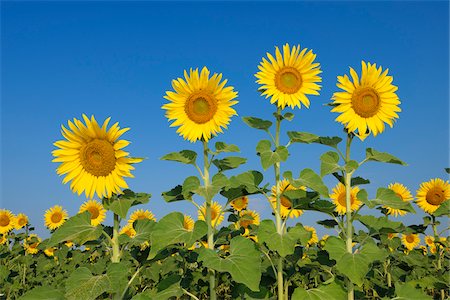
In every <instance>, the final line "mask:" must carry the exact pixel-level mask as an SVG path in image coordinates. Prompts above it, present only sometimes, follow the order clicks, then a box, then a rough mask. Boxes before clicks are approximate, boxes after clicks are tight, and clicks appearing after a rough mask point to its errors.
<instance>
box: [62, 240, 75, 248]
mask: <svg viewBox="0 0 450 300" xmlns="http://www.w3.org/2000/svg"><path fill="white" fill-rule="evenodd" d="M64 245H66V247H67V248H72V247H73V242H72V241H66V242H65V243H64Z"/></svg>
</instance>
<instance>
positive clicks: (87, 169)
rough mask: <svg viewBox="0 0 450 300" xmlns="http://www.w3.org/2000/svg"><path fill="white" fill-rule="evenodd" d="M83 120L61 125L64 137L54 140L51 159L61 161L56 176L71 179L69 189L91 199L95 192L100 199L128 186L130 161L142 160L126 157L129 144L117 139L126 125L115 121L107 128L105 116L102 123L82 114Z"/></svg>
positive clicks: (125, 129)
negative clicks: (54, 147)
mask: <svg viewBox="0 0 450 300" xmlns="http://www.w3.org/2000/svg"><path fill="white" fill-rule="evenodd" d="M83 119H84V122H85V123H83V122H82V121H80V120H78V119H75V118H74V119H73V122H71V121H68V125H69V129H66V128H65V127H64V126H61V127H62V130H61V133H62V135H63V137H64V138H65V140H61V141H57V142H55V143H54V145H55V146H56V147H58V148H59V149H56V150H53V151H52V154H53V156H54V157H55V158H54V159H53V162H58V163H61V165H59V167H58V169H57V173H58V175H64V174H66V177H64V179H63V183H64V184H65V183H67V182H69V181H72V182H71V184H70V188H71V190H72V191H73V192H74V193H75V192H76V193H77V194H78V195H80V194H81V193H83V191H84V193H85V195H86V197H88V198H89V199H92V198H93V197H94V194H97V196H98V197H99V198H103V197H108V198H110V197H111V196H112V193H116V194H120V193H121V192H122V189H123V188H127V187H128V185H127V183H126V182H125V180H124V179H123V178H124V177H133V175H132V174H131V170H133V169H134V167H133V166H132V164H133V163H138V162H141V161H142V159H140V158H131V157H128V155H129V153H128V152H125V151H124V150H123V148H125V147H126V146H127V145H129V144H130V142H128V141H125V140H119V138H120V136H122V134H124V133H125V132H127V131H128V130H129V128H123V129H120V127H119V126H118V124H119V123H115V124H114V125H112V126H111V127H110V128H109V129H107V127H108V123H109V121H110V119H111V118H107V119H106V120H105V122H104V123H103V125H102V126H101V127H100V125H99V124H98V123H97V121H96V120H95V118H94V116H92V117H91V119H89V118H88V117H87V116H86V115H84V114H83Z"/></svg>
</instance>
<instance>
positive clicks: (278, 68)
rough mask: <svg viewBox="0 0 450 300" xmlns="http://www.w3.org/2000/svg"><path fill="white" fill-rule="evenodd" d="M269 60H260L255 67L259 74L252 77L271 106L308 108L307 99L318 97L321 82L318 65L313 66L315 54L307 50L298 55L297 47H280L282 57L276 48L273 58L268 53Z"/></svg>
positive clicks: (315, 63)
mask: <svg viewBox="0 0 450 300" xmlns="http://www.w3.org/2000/svg"><path fill="white" fill-rule="evenodd" d="M267 57H268V58H269V60H270V61H269V60H267V59H266V58H264V57H263V59H262V62H261V63H260V65H259V66H258V69H259V70H260V71H259V72H258V73H256V74H255V76H256V78H258V80H257V81H256V82H257V83H258V84H260V85H261V88H260V90H262V91H263V93H262V95H263V96H264V95H265V96H266V98H268V97H271V99H270V103H272V104H273V103H275V102H277V106H278V107H280V108H281V109H284V108H285V107H286V106H289V107H291V108H295V107H296V106H297V107H299V108H300V107H301V104H303V105H304V106H305V107H309V99H308V98H307V97H306V95H319V90H320V85H318V84H317V83H318V82H321V81H322V78H321V77H320V76H318V75H319V74H320V73H321V72H322V71H321V70H320V64H319V63H317V62H314V60H315V59H316V54H314V53H313V52H312V50H309V51H308V49H307V48H304V49H303V50H301V51H300V45H297V46H294V47H292V49H291V48H290V47H289V44H285V45H284V46H283V55H281V51H280V49H278V47H275V57H273V56H272V55H271V54H270V53H267Z"/></svg>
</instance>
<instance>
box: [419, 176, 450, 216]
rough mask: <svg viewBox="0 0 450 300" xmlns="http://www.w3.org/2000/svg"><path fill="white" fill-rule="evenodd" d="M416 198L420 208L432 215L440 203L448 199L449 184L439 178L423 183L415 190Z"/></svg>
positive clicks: (449, 196)
mask: <svg viewBox="0 0 450 300" xmlns="http://www.w3.org/2000/svg"><path fill="white" fill-rule="evenodd" d="M416 198H417V201H416V203H417V205H418V206H419V207H420V208H422V209H423V210H424V211H425V212H427V213H429V214H433V213H434V212H435V211H436V209H438V208H439V206H441V204H442V203H444V202H445V201H447V200H448V199H450V184H449V183H448V181H444V180H442V179H440V178H435V179H431V180H430V181H428V182H423V183H422V184H421V185H420V188H419V189H418V190H417V195H416Z"/></svg>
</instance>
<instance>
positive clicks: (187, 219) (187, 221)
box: [183, 215, 194, 231]
mask: <svg viewBox="0 0 450 300" xmlns="http://www.w3.org/2000/svg"><path fill="white" fill-rule="evenodd" d="M183 228H184V229H186V230H187V231H192V230H194V219H192V218H191V216H188V215H184V218H183Z"/></svg>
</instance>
